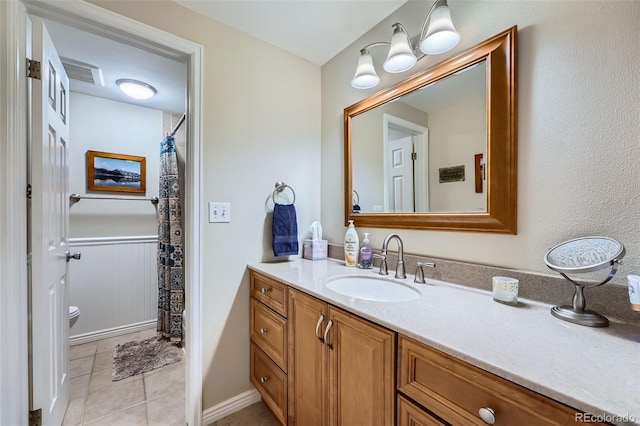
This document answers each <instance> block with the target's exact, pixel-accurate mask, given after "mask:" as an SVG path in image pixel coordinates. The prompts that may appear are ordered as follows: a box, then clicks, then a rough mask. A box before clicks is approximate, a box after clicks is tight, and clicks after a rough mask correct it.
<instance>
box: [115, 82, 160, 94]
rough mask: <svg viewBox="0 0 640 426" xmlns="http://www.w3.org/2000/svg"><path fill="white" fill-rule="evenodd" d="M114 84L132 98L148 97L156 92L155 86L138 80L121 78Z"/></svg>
mask: <svg viewBox="0 0 640 426" xmlns="http://www.w3.org/2000/svg"><path fill="white" fill-rule="evenodd" d="M116 84H117V85H118V87H119V88H120V90H122V91H123V92H124V93H125V94H126V95H127V96H130V97H132V98H134V99H149V98H151V97H152V96H153V95H155V94H156V93H158V91H157V90H156V89H155V87H153V86H151V85H150V84H147V83H144V82H142V81H138V80H131V79H128V78H121V79H120V80H118V81H116Z"/></svg>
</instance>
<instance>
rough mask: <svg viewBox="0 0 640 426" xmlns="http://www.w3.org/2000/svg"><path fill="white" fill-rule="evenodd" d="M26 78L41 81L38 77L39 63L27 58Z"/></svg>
mask: <svg viewBox="0 0 640 426" xmlns="http://www.w3.org/2000/svg"><path fill="white" fill-rule="evenodd" d="M27 77H29V78H35V79H36V80H41V79H42V77H41V76H40V62H38V61H34V60H31V59H29V58H27Z"/></svg>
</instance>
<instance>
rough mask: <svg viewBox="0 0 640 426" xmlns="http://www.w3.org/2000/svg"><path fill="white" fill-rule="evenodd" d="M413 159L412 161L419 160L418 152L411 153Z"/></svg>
mask: <svg viewBox="0 0 640 426" xmlns="http://www.w3.org/2000/svg"><path fill="white" fill-rule="evenodd" d="M411 159H412V160H417V159H418V153H417V152H412V153H411Z"/></svg>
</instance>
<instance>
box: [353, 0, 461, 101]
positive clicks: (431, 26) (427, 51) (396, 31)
mask: <svg viewBox="0 0 640 426" xmlns="http://www.w3.org/2000/svg"><path fill="white" fill-rule="evenodd" d="M392 28H393V35H392V36H391V42H390V43H389V42H386V41H379V42H375V43H371V44H369V45H367V46H365V47H363V48H362V49H361V50H360V58H359V59H358V68H356V73H355V75H354V76H353V79H352V80H351V85H352V86H353V87H355V88H356V89H370V88H372V87H375V86H376V85H377V84H378V83H379V82H380V77H378V74H377V73H376V70H375V68H374V66H373V59H372V57H371V53H370V52H369V49H370V48H372V47H376V46H389V54H388V55H387V59H386V60H385V61H384V65H383V68H384V70H385V71H387V72H390V73H399V72H403V71H407V70H409V69H411V68H412V67H413V66H414V65H415V64H416V62H418V59H420V58H422V57H423V56H424V55H438V54H440V53H444V52H447V51H449V50H451V49H453V48H454V47H455V46H456V45H457V44H458V41H460V34H459V33H458V32H457V31H456V29H455V28H454V26H453V22H451V11H450V10H449V5H448V4H447V0H436V2H435V3H434V4H433V5H432V6H431V9H429V13H427V17H426V18H425V20H424V23H423V24H422V31H421V33H420V37H419V38H418V41H417V43H416V46H415V47H414V46H412V43H411V38H410V37H409V32H408V31H407V29H406V28H405V27H404V26H403V25H402V24H400V23H395V24H393V25H392ZM418 51H419V52H421V53H422V54H421V56H420V58H419V57H417V56H416V52H418Z"/></svg>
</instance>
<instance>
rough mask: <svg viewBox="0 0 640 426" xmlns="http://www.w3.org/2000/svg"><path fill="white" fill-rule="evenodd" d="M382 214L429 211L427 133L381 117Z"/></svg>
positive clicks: (398, 121) (414, 125)
mask: <svg viewBox="0 0 640 426" xmlns="http://www.w3.org/2000/svg"><path fill="white" fill-rule="evenodd" d="M382 121H383V130H382V131H383V136H382V144H383V151H384V156H383V157H384V166H383V169H384V211H385V212H423V213H424V212H428V211H429V185H428V184H427V176H428V173H427V172H428V169H429V138H428V136H429V130H428V129H427V128H426V127H423V126H420V125H418V124H416V123H412V122H411V121H407V120H405V119H402V118H399V117H396V116H394V115H391V114H386V113H385V114H384V115H383V118H382Z"/></svg>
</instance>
